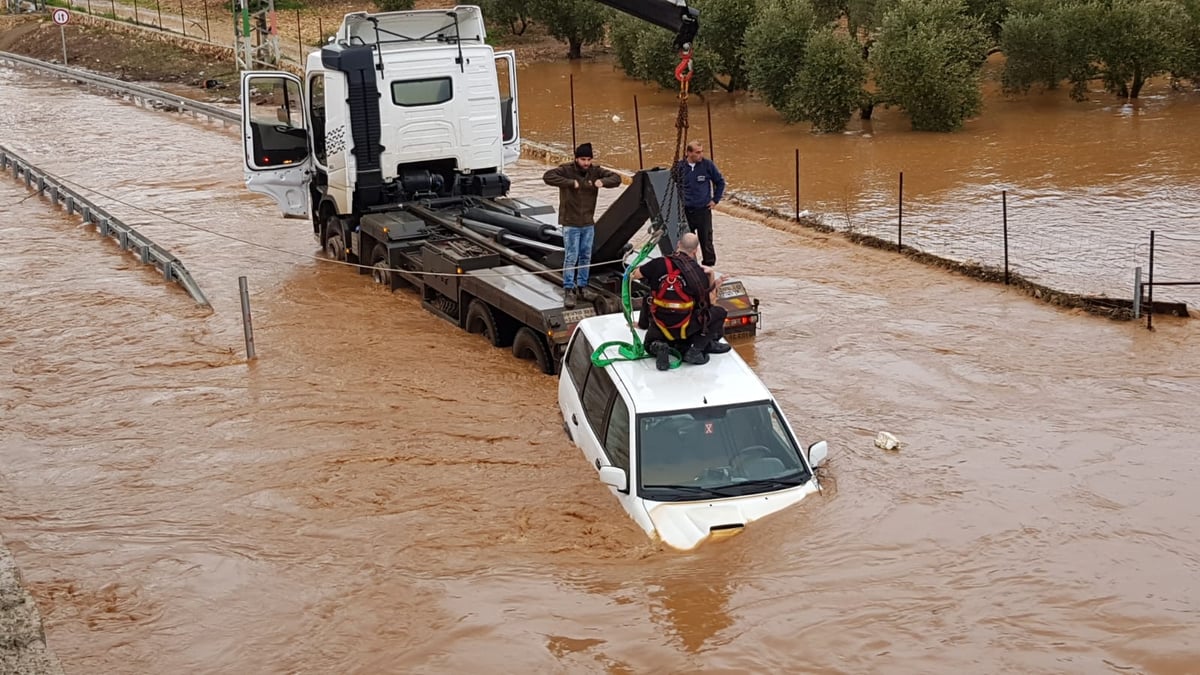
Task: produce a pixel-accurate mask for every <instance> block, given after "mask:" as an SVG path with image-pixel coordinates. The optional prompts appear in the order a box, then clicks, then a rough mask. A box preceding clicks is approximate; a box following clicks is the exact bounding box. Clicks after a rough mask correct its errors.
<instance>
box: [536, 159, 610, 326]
mask: <svg viewBox="0 0 1200 675" xmlns="http://www.w3.org/2000/svg"><path fill="white" fill-rule="evenodd" d="M542 180H543V181H545V182H546V185H551V186H553V187H556V188H558V224H559V225H562V229H563V253H564V254H565V257H564V258H563V267H564V268H565V269H564V270H563V306H564V307H567V308H570V307H574V306H575V302H576V300H578V301H590V300H592V299H593V298H592V297H590V296H585V295H584V289H585V288H587V284H588V269H589V266H590V265H591V264H592V246H593V244H594V242H595V238H596V227H595V224H596V223H595V218H596V197H597V196H598V195H599V194H600V188H602V187H606V188H615V187H618V186H620V185H621V176H620V175H619V174H617V173H616V172H614V171H609V170H608V169H605V168H604V167H602V166H600V165H599V164H593V163H592V144H591V143H584V144H583V145H580V146H579V147H578V148H575V161H573V162H569V163H567V164H562V165H559V166H557V167H555V168H553V169H550V170H549V171H547V172H546V173H545V175H543V176H542Z"/></svg>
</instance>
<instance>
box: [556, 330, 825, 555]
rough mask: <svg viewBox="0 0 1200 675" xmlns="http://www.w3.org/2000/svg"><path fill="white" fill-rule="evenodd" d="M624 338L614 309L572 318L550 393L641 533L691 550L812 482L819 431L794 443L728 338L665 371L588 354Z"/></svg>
mask: <svg viewBox="0 0 1200 675" xmlns="http://www.w3.org/2000/svg"><path fill="white" fill-rule="evenodd" d="M635 319H636V314H635ZM639 334H643V331H639ZM630 340H631V336H630V334H629V326H628V325H627V324H626V323H625V317H624V316H623V315H622V314H605V315H602V316H596V317H590V318H587V319H584V320H582V321H580V322H579V324H578V326H576V328H575V332H574V334H573V335H572V336H571V341H570V343H569V344H568V346H567V351H566V355H565V357H564V359H563V367H562V371H561V375H560V380H559V385H558V405H559V408H561V409H562V414H563V424H564V426H565V427H566V430H567V434H568V435H569V436H570V437H571V440H572V441H574V443H575V445H577V446H579V448H580V449H582V450H583V454H584V455H585V456H586V458H587V461H588V462H589V463H590V464H591V465H593V466H594V467H595V468H596V470H597V472H598V473H599V475H600V480H601V481H602V482H604V483H605V484H606V485H608V486H609V488H610V489H611V490H612V493H613V494H614V495H615V496H616V497H617V499H618V500H619V501H620V502H621V505H622V506H624V507H625V510H626V511H627V512H628V513H629V515H630V516H631V517H632V518H633V519H634V521H636V522H637V524H638V525H640V526H641V527H642V529H644V530H645V531H646V532H647V534H649V535H650V536H651V537H658V538H659V539H661V540H662V541H663V542H664V543H666V544H667V545H669V546H671V547H672V548H676V549H680V550H690V549H693V548H695V547H696V546H697V545H699V544H700V543H701V542H703V541H705V540H706V539H708V538H709V537H716V536H725V535H729V534H736V533H737V532H740V531H741V529H742V528H743V527H745V525H746V524H747V523H749V522H751V521H753V520H757V519H758V518H761V517H763V516H766V515H768V514H771V513H775V512H776V511H780V510H782V509H784V508H787V507H788V506H791V505H793V504H796V503H797V502H799V501H800V500H802V499H804V498H805V497H807V496H808V495H810V494H812V493H814V492H817V490H818V489H819V487H818V485H817V479H816V477H815V475H814V473H813V467H815V466H820V465H821V464H822V463H823V462H824V460H825V457H826V455H827V453H828V447H827V445H826V443H825V441H819V442H817V443H814V444H812V445H811V446H809V448H808V451H807V453H805V452H802V451H801V446H800V445H799V444H798V443H797V441H796V436H795V434H793V433H792V430H791V427H789V426H788V422H787V419H786V418H785V417H784V415H783V411H782V410H780V409H779V405H778V404H777V403H776V402H775V398H774V397H773V396H772V395H771V392H770V391H768V390H767V388H766V386H765V385H763V383H762V381H761V380H759V379H758V376H757V375H755V374H754V371H753V370H751V369H750V366H749V365H747V364H746V362H745V361H743V360H742V358H741V357H740V356H738V354H737V352H736V351H735V350H730V351H728V352H726V353H724V354H714V355H712V356H711V358H710V360H709V362H708V363H707V364H705V365H702V366H694V365H690V364H686V363H685V364H683V365H681V366H680V367H678V368H675V369H671V370H668V371H659V370H658V369H656V368H655V367H654V359H641V360H638V361H632V362H631V361H618V362H615V363H613V364H610V365H608V366H605V367H603V368H598V367H596V366H594V365H593V364H592V360H591V356H592V352H593V351H595V348H596V347H598V346H599V345H602V344H604V343H608V342H613V341H619V342H629V341H630ZM616 351H617V350H616V348H615V347H614V348H612V349H610V350H608V355H615V354H616Z"/></svg>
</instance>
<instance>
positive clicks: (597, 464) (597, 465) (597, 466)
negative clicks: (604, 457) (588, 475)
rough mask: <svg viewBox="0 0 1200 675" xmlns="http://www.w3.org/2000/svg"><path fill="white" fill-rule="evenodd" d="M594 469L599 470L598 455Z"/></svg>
mask: <svg viewBox="0 0 1200 675" xmlns="http://www.w3.org/2000/svg"><path fill="white" fill-rule="evenodd" d="M596 470H597V471H599V470H600V458H599V457H597V458H596Z"/></svg>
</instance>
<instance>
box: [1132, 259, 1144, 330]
mask: <svg viewBox="0 0 1200 675" xmlns="http://www.w3.org/2000/svg"><path fill="white" fill-rule="evenodd" d="M1133 318H1134V319H1140V318H1142V266H1141V265H1138V266H1137V267H1135V268H1133Z"/></svg>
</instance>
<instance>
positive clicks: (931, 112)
mask: <svg viewBox="0 0 1200 675" xmlns="http://www.w3.org/2000/svg"><path fill="white" fill-rule="evenodd" d="M986 43H987V34H986V31H985V30H984V28H983V26H982V24H981V22H980V21H979V19H978V18H976V17H971V16H969V15H967V14H966V13H965V5H964V3H963V1H962V0H899V2H897V3H896V5H895V7H894V8H893V9H891V10H889V11H888V12H887V13H886V14H884V16H883V20H882V22H881V25H880V29H879V34H878V38H877V40H876V42H875V45H874V47H873V48H872V49H871V55H870V63H871V66H872V69H873V72H874V75H875V81H876V84H877V85H878V87H879V97H880V101H881V102H883V103H885V104H887V105H896V106H899V107H900V108H901V109H903V110H904V111H905V113H907V114H908V116H909V118H910V119H911V120H912V128H913V129H914V130H917V131H953V130H955V129H958V128H961V127H962V124H963V122H964V121H966V120H967V118H969V117H972V116H973V115H976V114H978V113H979V111H980V110H981V109H982V108H983V97H982V94H981V93H980V88H979V66H980V64H982V63H983V60H984V58H985V55H986V47H985V45H986Z"/></svg>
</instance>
